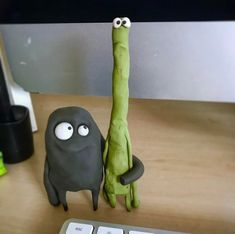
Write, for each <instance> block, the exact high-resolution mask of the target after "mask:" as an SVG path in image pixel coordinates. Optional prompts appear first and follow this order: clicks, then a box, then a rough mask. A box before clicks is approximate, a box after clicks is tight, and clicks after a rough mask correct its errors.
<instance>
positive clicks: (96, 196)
mask: <svg viewBox="0 0 235 234" xmlns="http://www.w3.org/2000/svg"><path fill="white" fill-rule="evenodd" d="M91 192H92V202H93V210H97V209H98V199H99V192H100V190H99V189H93V190H92V191H91Z"/></svg>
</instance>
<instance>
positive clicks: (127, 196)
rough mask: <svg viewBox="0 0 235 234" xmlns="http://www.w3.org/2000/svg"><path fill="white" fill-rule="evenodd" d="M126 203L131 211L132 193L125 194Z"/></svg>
mask: <svg viewBox="0 0 235 234" xmlns="http://www.w3.org/2000/svg"><path fill="white" fill-rule="evenodd" d="M125 203H126V209H127V211H131V195H130V194H127V195H126V196H125Z"/></svg>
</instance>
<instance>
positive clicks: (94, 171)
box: [44, 107, 104, 210]
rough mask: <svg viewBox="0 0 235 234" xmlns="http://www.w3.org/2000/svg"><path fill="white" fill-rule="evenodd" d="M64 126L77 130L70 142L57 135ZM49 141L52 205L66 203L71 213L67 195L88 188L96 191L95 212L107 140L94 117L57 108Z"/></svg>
mask: <svg viewBox="0 0 235 234" xmlns="http://www.w3.org/2000/svg"><path fill="white" fill-rule="evenodd" d="M60 123H67V126H69V127H68V129H69V130H73V134H72V135H71V137H70V138H69V139H66V140H64V139H63V140H61V139H59V138H58V137H57V136H56V133H55V132H56V127H57V126H59V124H60ZM69 124H70V125H69ZM65 126H66V125H65ZM81 126H82V127H83V126H85V127H83V129H82V130H86V131H87V128H88V130H89V133H88V134H87V132H86V134H87V135H86V134H83V132H82V135H80V134H79V128H82V127H81ZM59 130H60V129H59ZM62 130H63V129H62ZM65 130H66V131H67V129H65ZM57 132H59V131H57ZM57 134H61V132H59V133H57ZM45 141H46V160H45V168H44V185H45V188H46V191H47V194H48V199H49V201H50V203H51V204H52V205H54V206H57V205H59V204H60V203H62V204H63V206H64V210H67V209H68V207H67V202H66V192H67V191H73V192H76V191H79V190H83V189H86V190H91V192H92V199H93V209H94V210H96V209H97V208H98V196H99V190H100V185H101V182H102V178H103V163H102V152H103V146H104V139H103V137H102V135H101V133H100V130H99V128H98V127H97V125H96V123H95V121H94V120H93V118H92V116H91V115H90V114H89V112H87V111H86V110H85V109H83V108H80V107H65V108H60V109H57V110H56V111H54V112H53V113H52V114H51V115H50V117H49V120H48V125H47V129H46V134H45Z"/></svg>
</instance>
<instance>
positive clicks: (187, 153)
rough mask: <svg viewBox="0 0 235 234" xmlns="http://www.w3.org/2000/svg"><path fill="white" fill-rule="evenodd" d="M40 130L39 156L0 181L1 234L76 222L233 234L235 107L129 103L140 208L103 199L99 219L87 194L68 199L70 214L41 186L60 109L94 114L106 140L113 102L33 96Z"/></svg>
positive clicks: (50, 230) (55, 229) (56, 228)
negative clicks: (139, 166) (139, 170)
mask: <svg viewBox="0 0 235 234" xmlns="http://www.w3.org/2000/svg"><path fill="white" fill-rule="evenodd" d="M32 99H33V104H34V108H35V113H36V117H37V121H38V126H39V131H38V132H37V133H35V134H34V142H35V154H34V155H33V156H32V157H31V158H30V159H28V160H27V161H25V162H22V163H19V164H16V165H8V170H9V172H8V174H7V175H5V176H3V177H1V178H0V233H3V234H10V233H14V234H18V233H19V234H21V233H22V234H28V233H38V234H39V233H40V234H41V233H48V234H49V233H50V234H53V233H58V232H59V230H60V228H61V226H62V224H63V222H64V221H65V220H66V219H68V218H71V217H74V218H81V219H91V220H99V221H106V222H114V223H121V224H131V225H139V226H146V227H155V228H161V229H169V230H178V231H187V232H192V233H207V234H208V233H213V234H215V233H218V234H224V233H235V105H234V104H211V103H196V102H177V101H157V100H131V101H130V111H129V130H130V134H131V139H132V144H133V152H134V153H135V154H136V155H138V156H139V157H140V158H141V159H142V160H143V162H144V165H145V168H146V171H145V174H144V177H143V178H142V179H141V180H140V181H139V183H138V185H139V193H140V198H141V207H140V208H139V209H137V210H133V211H132V212H130V213H128V212H126V210H125V208H124V206H123V199H119V203H118V204H117V207H116V209H112V208H110V206H109V205H108V204H106V202H105V201H104V199H103V197H102V195H100V199H99V209H98V211H96V212H94V211H93V210H92V207H91V196H90V193H89V192H88V191H82V192H79V193H68V204H69V211H68V212H64V211H63V208H62V206H60V207H52V206H51V205H50V204H49V203H48V200H47V195H46V192H45V190H44V186H43V164H44V159H45V149H44V131H45V128H46V124H47V119H48V116H49V114H50V113H51V112H52V111H53V110H54V109H56V108H58V107H61V106H68V105H79V106H83V107H85V108H86V109H87V110H89V111H90V112H91V114H92V115H93V117H94V118H95V120H96V121H97V123H98V126H99V127H100V129H101V131H102V133H103V134H104V136H105V135H106V133H107V129H108V124H109V116H110V111H111V99H110V98H106V97H79V96H62V95H60V96H56V95H54V96H53V95H39V94H33V95H32Z"/></svg>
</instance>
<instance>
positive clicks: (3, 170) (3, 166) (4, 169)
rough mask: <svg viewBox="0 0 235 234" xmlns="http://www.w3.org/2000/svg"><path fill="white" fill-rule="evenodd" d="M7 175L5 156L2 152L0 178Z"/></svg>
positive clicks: (0, 154)
mask: <svg viewBox="0 0 235 234" xmlns="http://www.w3.org/2000/svg"><path fill="white" fill-rule="evenodd" d="M6 173H7V169H6V167H5V165H4V163H3V154H2V152H1V151H0V176H2V175H4V174H6Z"/></svg>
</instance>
